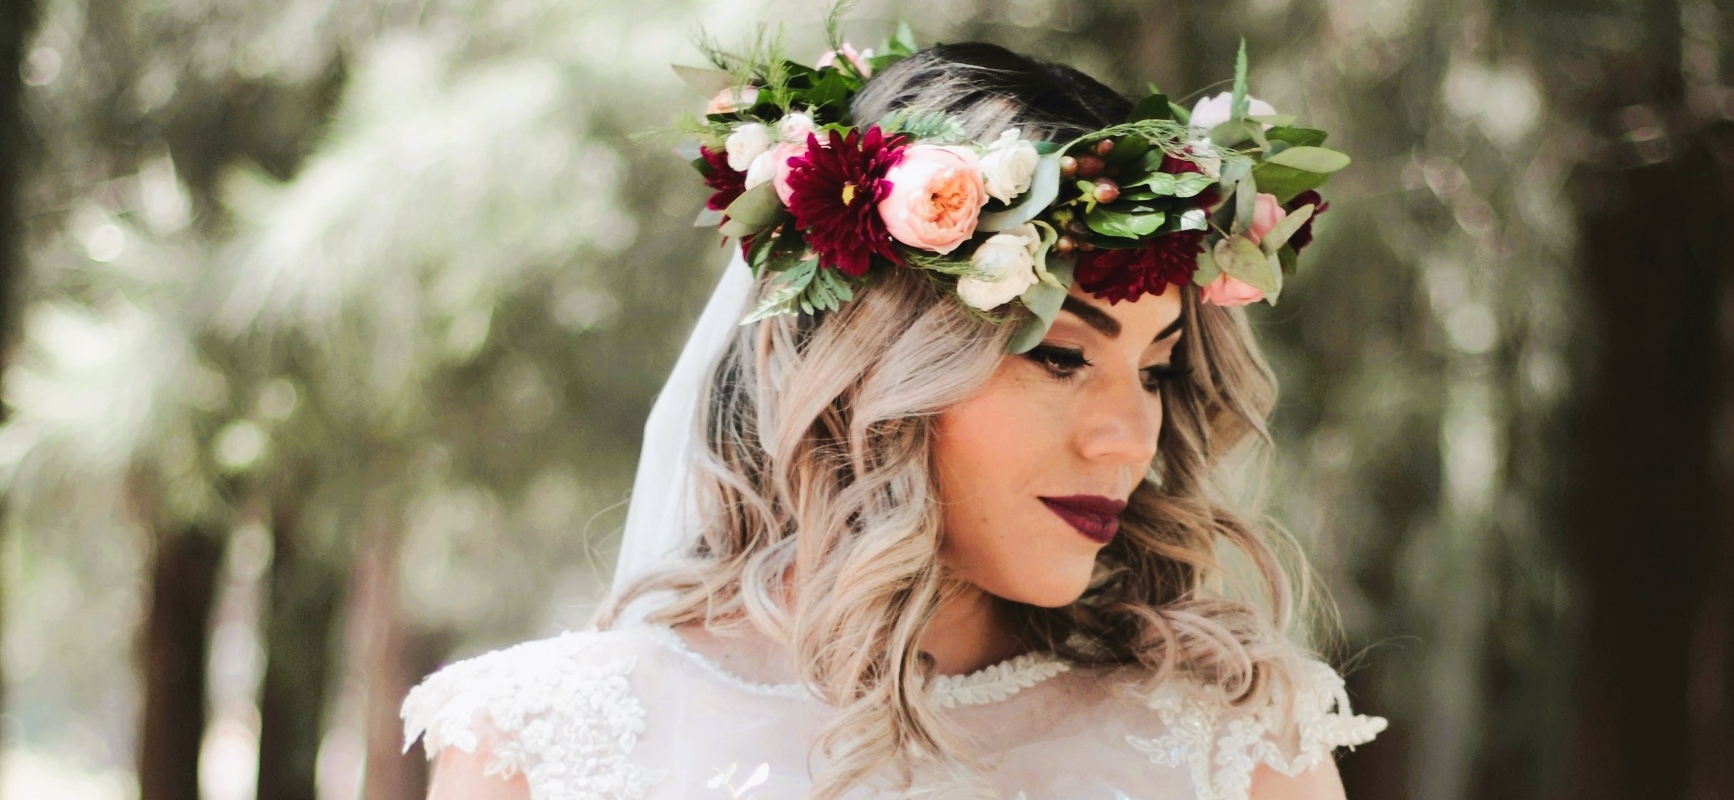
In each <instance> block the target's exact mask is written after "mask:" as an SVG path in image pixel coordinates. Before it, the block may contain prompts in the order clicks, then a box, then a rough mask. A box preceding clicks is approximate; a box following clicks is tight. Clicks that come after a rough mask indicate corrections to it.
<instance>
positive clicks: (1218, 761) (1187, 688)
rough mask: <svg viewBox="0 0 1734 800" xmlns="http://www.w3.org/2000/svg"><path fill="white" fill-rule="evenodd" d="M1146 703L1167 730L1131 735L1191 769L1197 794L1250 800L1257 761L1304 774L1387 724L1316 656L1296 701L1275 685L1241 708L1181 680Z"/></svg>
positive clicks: (1154, 753) (1143, 747)
mask: <svg viewBox="0 0 1734 800" xmlns="http://www.w3.org/2000/svg"><path fill="white" fill-rule="evenodd" d="M1145 704H1146V705H1147V706H1149V707H1150V708H1151V709H1152V710H1154V711H1155V712H1156V713H1157V715H1158V716H1159V717H1160V719H1161V721H1162V723H1163V724H1164V725H1166V726H1167V729H1168V730H1167V732H1166V734H1164V735H1162V736H1157V737H1151V738H1143V737H1138V736H1128V737H1127V742H1128V743H1130V744H1131V745H1132V747H1133V748H1134V749H1136V750H1138V751H1139V752H1142V753H1143V754H1144V755H1145V756H1147V757H1148V758H1150V760H1152V761H1155V762H1157V763H1161V764H1167V765H1169V766H1173V767H1178V768H1181V769H1185V770H1188V771H1189V772H1190V773H1191V775H1192V782H1193V786H1194V787H1195V789H1196V791H1197V795H1198V800H1247V798H1248V794H1249V793H1250V791H1251V788H1252V773H1253V770H1255V769H1257V768H1258V765H1260V764H1265V765H1268V766H1269V767H1270V768H1272V769H1274V770H1276V771H1277V772H1280V773H1282V774H1284V775H1289V776H1294V775H1299V774H1301V773H1303V772H1306V771H1308V770H1311V769H1312V768H1314V767H1316V766H1318V765H1319V764H1321V763H1323V762H1324V760H1325V759H1327V758H1329V757H1330V756H1331V753H1332V751H1333V750H1335V749H1336V748H1338V747H1349V748H1353V747H1354V746H1356V745H1360V744H1365V743H1367V742H1370V741H1372V740H1373V737H1374V736H1376V735H1378V733H1379V732H1380V731H1382V730H1384V729H1385V725H1386V722H1385V720H1384V718H1382V717H1369V716H1367V715H1365V714H1356V713H1354V712H1353V710H1352V709H1350V707H1349V696H1348V692H1347V691H1346V690H1345V688H1344V685H1343V679H1342V676H1340V675H1338V674H1337V673H1336V671H1335V670H1333V669H1331V668H1330V666H1329V665H1327V664H1324V663H1323V662H1319V661H1310V660H1309V661H1306V662H1304V667H1303V669H1302V670H1301V672H1300V674H1299V675H1297V676H1296V677H1295V688H1294V697H1293V703H1292V705H1291V704H1290V703H1289V698H1288V696H1287V693H1284V692H1273V697H1272V698H1271V701H1270V702H1269V703H1267V704H1265V705H1263V706H1261V707H1257V708H1250V709H1249V708H1235V707H1231V706H1230V705H1228V704H1227V703H1225V702H1224V701H1223V700H1222V698H1221V696H1220V694H1219V693H1218V692H1216V691H1215V690H1214V689H1210V688H1206V687H1200V686H1197V685H1186V684H1181V683H1176V684H1173V685H1169V686H1164V687H1162V688H1160V689H1158V690H1157V691H1156V692H1154V693H1152V694H1151V695H1150V696H1149V697H1148V698H1147V700H1146V701H1145Z"/></svg>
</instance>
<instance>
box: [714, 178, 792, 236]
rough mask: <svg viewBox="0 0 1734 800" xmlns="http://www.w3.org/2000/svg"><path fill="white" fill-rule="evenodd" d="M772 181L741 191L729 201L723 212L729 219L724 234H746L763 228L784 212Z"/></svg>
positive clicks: (724, 227)
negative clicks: (739, 194)
mask: <svg viewBox="0 0 1734 800" xmlns="http://www.w3.org/2000/svg"><path fill="white" fill-rule="evenodd" d="M772 183H773V182H772V181H765V182H764V183H761V184H759V185H757V186H754V187H753V188H751V189H748V190H746V191H745V192H742V193H741V196H740V197H737V198H735V201H734V202H732V203H729V207H728V208H727V209H724V210H723V214H724V215H725V216H727V217H728V218H729V221H728V222H727V223H726V224H724V225H723V235H724V236H745V235H747V234H751V233H757V232H759V231H760V230H763V229H764V228H765V226H767V225H770V224H771V223H772V222H775V221H777V217H778V215H780V214H782V213H783V201H782V200H781V199H779V198H778V197H777V189H776V187H775V186H773V185H772Z"/></svg>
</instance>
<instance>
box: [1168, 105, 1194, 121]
mask: <svg viewBox="0 0 1734 800" xmlns="http://www.w3.org/2000/svg"><path fill="white" fill-rule="evenodd" d="M1168 110H1169V111H1171V112H1173V113H1174V121H1175V122H1178V123H1180V124H1182V125H1190V124H1192V111H1191V109H1188V108H1187V107H1186V106H1183V105H1180V104H1179V103H1172V102H1171V103H1169V104H1168Z"/></svg>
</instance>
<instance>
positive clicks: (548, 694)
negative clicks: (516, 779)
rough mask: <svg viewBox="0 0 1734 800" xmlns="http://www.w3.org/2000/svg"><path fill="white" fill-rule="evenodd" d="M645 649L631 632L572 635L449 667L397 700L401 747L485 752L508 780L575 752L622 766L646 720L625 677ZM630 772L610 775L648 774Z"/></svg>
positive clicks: (490, 765)
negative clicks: (420, 743) (400, 703)
mask: <svg viewBox="0 0 1734 800" xmlns="http://www.w3.org/2000/svg"><path fill="white" fill-rule="evenodd" d="M654 647H655V645H654V643H653V642H651V641H649V639H648V638H647V637H646V636H645V635H643V634H642V633H641V632H639V631H635V630H615V631H574V632H567V633H562V634H559V635H557V636H552V637H549V638H546V639H537V640H534V641H528V642H523V643H521V644H517V645H513V646H511V647H506V648H503V649H500V650H495V651H492V652H489V653H485V654H483V655H478V656H475V657H472V658H468V659H464V660H462V661H458V662H455V663H452V664H449V665H447V666H445V667H443V668H441V669H440V670H439V671H437V672H435V673H433V674H432V675H429V676H428V677H427V678H426V679H424V680H423V681H422V682H421V683H420V684H419V685H417V686H416V687H415V688H414V689H411V690H410V692H409V694H408V695H407V696H406V697H405V698H404V701H403V707H402V710H401V712H400V714H401V716H402V718H403V723H404V749H405V751H406V752H407V751H408V750H409V748H411V747H413V746H414V744H415V742H416V740H417V739H418V738H420V739H423V748H424V749H425V750H426V751H427V755H428V757H429V758H433V757H434V756H435V755H437V754H438V753H439V751H440V750H442V749H444V748H447V747H456V748H458V749H460V750H463V751H465V752H470V753H475V752H478V749H481V750H485V751H486V752H487V753H488V759H487V771H488V773H489V774H496V773H497V774H500V775H501V776H503V777H508V778H509V777H511V776H513V775H515V774H517V773H518V772H525V773H528V774H529V775H530V776H531V777H532V779H534V778H535V773H536V772H537V770H538V769H539V768H541V767H542V766H544V765H547V764H551V763H553V762H554V761H555V760H556V759H564V758H569V757H571V756H575V755H578V756H586V757H590V758H596V759H600V760H603V761H606V762H610V763H618V764H621V765H622V766H623V768H627V765H628V762H626V760H625V756H627V755H628V754H630V753H631V751H632V750H633V748H634V746H635V743H636V741H637V738H638V736H639V735H640V734H642V733H643V731H644V718H645V708H644V705H643V703H642V702H641V700H640V698H639V697H638V696H637V694H636V693H635V692H634V691H633V686H632V681H631V680H630V678H631V677H632V676H633V675H634V672H635V671H636V670H639V669H640V664H641V662H642V661H643V660H644V656H646V655H647V654H648V653H650V652H651V651H652V650H653V649H654ZM629 771H631V770H630V769H629ZM637 771H638V772H644V773H645V774H643V775H622V776H616V777H618V778H620V779H622V780H624V781H626V782H627V783H633V782H638V781H651V780H653V779H654V777H653V776H651V775H650V774H648V772H647V771H644V770H637Z"/></svg>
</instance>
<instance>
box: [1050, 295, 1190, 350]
mask: <svg viewBox="0 0 1734 800" xmlns="http://www.w3.org/2000/svg"><path fill="white" fill-rule="evenodd" d="M1060 310H1061V311H1070V312H1072V313H1073V314H1075V315H1077V317H1078V319H1081V320H1083V321H1084V324H1086V325H1089V326H1090V327H1092V328H1095V329H1096V330H1098V331H1101V332H1102V335H1104V336H1107V337H1108V338H1110V339H1112V338H1114V337H1116V336H1119V335H1120V321H1119V320H1117V319H1114V318H1113V317H1111V316H1108V313H1107V312H1106V311H1103V310H1102V309H1099V308H1097V307H1095V306H1093V305H1090V304H1089V303H1086V302H1084V301H1082V300H1079V299H1078V298H1076V297H1072V296H1070V295H1067V296H1066V299H1065V300H1063V301H1061V302H1060ZM1185 319H1186V317H1185V315H1181V316H1177V317H1175V318H1174V321H1173V322H1170V323H1168V327H1166V328H1163V329H1162V332H1161V333H1158V334H1156V338H1154V339H1151V340H1150V341H1151V342H1160V341H1162V340H1163V339H1166V338H1168V337H1170V336H1173V335H1174V334H1176V333H1179V332H1180V326H1181V324H1182V322H1184V321H1185Z"/></svg>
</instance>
